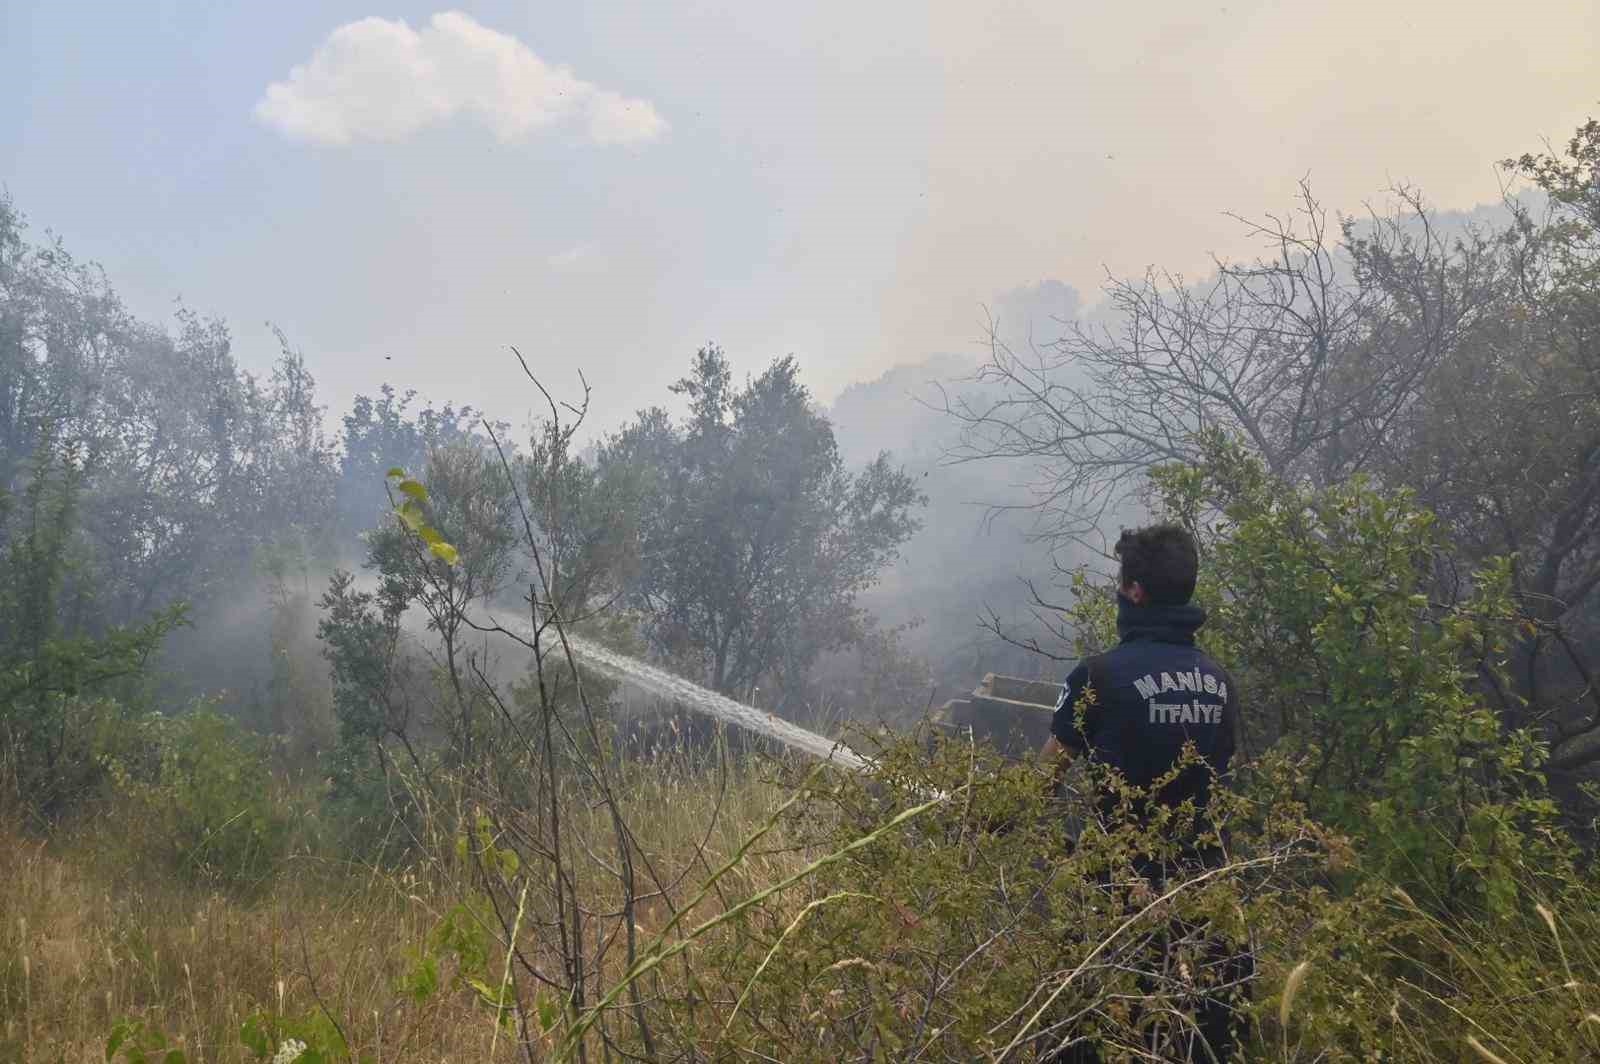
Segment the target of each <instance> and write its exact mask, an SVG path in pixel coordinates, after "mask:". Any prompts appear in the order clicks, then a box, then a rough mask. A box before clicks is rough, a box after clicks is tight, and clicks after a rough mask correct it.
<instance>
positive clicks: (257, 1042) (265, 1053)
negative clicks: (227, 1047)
mask: <svg viewBox="0 0 1600 1064" xmlns="http://www.w3.org/2000/svg"><path fill="white" fill-rule="evenodd" d="M239 1043H240V1044H241V1045H243V1046H244V1047H245V1048H246V1049H248V1050H250V1052H252V1053H254V1054H255V1055H256V1056H257V1057H262V1058H265V1057H270V1056H271V1055H272V1040H271V1039H270V1038H268V1037H267V1032H266V1031H264V1030H262V1029H261V1017H259V1016H251V1017H249V1018H247V1019H246V1020H245V1021H244V1023H242V1024H240V1025H239Z"/></svg>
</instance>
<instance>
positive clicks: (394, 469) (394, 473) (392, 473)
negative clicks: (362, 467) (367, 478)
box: [384, 466, 406, 480]
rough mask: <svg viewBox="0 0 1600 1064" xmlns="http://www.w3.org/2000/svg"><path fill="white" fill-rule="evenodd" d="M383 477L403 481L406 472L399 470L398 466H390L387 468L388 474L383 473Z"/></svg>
mask: <svg viewBox="0 0 1600 1064" xmlns="http://www.w3.org/2000/svg"><path fill="white" fill-rule="evenodd" d="M384 476H386V477H399V478H400V479H402V480H404V479H405V476H406V471H405V470H404V469H401V468H400V467H399V466H390V467H389V472H387V473H385V474H384Z"/></svg>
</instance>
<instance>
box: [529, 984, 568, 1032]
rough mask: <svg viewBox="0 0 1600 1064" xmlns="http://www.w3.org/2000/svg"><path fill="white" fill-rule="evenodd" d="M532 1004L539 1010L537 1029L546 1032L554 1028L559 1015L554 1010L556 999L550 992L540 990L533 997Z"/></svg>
mask: <svg viewBox="0 0 1600 1064" xmlns="http://www.w3.org/2000/svg"><path fill="white" fill-rule="evenodd" d="M533 1004H534V1007H535V1008H536V1009H538V1010H539V1030H541V1031H543V1032H545V1033H546V1034H548V1033H549V1032H550V1031H552V1030H554V1029H555V1025H556V1020H558V1019H559V1018H560V1016H561V1014H560V1013H559V1012H558V1011H557V1010H556V999H555V998H554V997H553V996H552V995H550V994H546V993H543V992H541V993H540V994H539V995H538V996H536V997H535V998H534V999H533Z"/></svg>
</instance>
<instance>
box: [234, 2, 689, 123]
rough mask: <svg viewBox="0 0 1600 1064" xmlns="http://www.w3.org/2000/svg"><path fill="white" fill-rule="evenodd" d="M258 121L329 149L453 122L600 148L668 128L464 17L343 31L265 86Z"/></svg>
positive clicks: (363, 22) (636, 105)
mask: <svg viewBox="0 0 1600 1064" xmlns="http://www.w3.org/2000/svg"><path fill="white" fill-rule="evenodd" d="M255 115H256V118H258V119H259V120H261V121H262V122H265V123H267V124H268V125H270V126H272V127H274V128H276V129H277V130H278V131H279V132H281V133H283V134H284V135H285V136H288V137H292V138H294V139H297V140H310V141H316V142H319V143H323V144H349V143H350V142H351V141H356V140H377V141H397V140H403V139H405V138H406V137H409V136H411V135H412V134H413V133H415V132H417V131H418V130H420V129H422V128H424V127H426V126H430V125H434V124H436V123H439V122H445V121H449V120H451V119H454V118H466V119H470V120H472V121H476V122H479V123H481V124H482V125H484V126H486V127H488V129H489V130H490V132H492V133H493V134H494V135H495V136H496V137H497V138H499V139H500V140H501V141H515V140H520V139H522V138H524V137H526V136H528V134H530V133H531V132H533V131H534V130H536V129H539V128H541V127H544V126H550V125H554V124H556V123H558V122H563V121H567V120H570V119H580V120H582V121H583V122H584V125H585V129H586V131H587V133H588V135H589V137H590V139H592V140H593V141H594V142H595V143H597V144H631V143H637V142H641V141H650V140H655V139H656V138H658V137H660V136H661V135H662V134H663V133H665V132H666V129H667V122H666V120H665V119H664V118H662V117H661V115H660V113H659V112H658V111H657V110H656V108H655V105H654V104H652V103H650V101H648V100H637V99H630V98H628V97H625V96H622V95H619V94H618V93H615V92H612V91H610V90H607V89H602V88H600V87H599V86H598V85H594V84H591V83H590V82H587V81H583V80H582V79H580V78H578V77H576V76H575V75H574V74H573V73H572V71H571V70H569V69H567V68H566V67H559V66H552V65H550V64H549V63H546V62H545V61H544V60H543V59H540V58H539V57H538V56H537V55H535V54H534V53H533V51H532V49H530V48H529V47H528V46H527V45H525V44H523V43H522V42H521V41H519V40H517V39H516V38H515V37H512V36H509V35H507V34H504V33H500V32H498V31H496V30H492V29H489V28H488V27H487V26H484V25H482V24H480V23H478V22H476V21H474V20H473V19H472V18H470V17H468V16H467V15H463V14H461V13H460V12H459V11H444V12H440V13H439V14H436V15H434V16H433V17H432V18H431V19H429V20H428V25H427V26H426V27H425V28H424V29H422V30H421V31H420V32H419V31H417V30H413V29H412V28H411V27H410V26H409V25H407V24H406V23H405V22H404V21H401V20H398V19H396V20H391V19H384V18H364V19H360V20H358V21H356V22H347V23H345V24H344V25H343V26H340V27H338V28H337V29H335V30H334V31H333V32H332V33H330V34H328V39H327V40H326V41H324V42H323V43H322V45H321V46H320V47H319V48H317V50H316V51H315V52H314V53H312V55H311V58H310V60H308V61H307V62H306V63H305V64H303V65H301V66H297V67H294V68H293V69H291V70H290V71H289V76H288V77H287V78H286V79H284V80H283V81H275V82H273V83H272V84H271V85H268V86H267V91H266V92H265V94H263V95H262V97H261V99H260V100H259V101H257V103H256V106H255Z"/></svg>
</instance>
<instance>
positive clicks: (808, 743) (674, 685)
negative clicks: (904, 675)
mask: <svg viewBox="0 0 1600 1064" xmlns="http://www.w3.org/2000/svg"><path fill="white" fill-rule="evenodd" d="M508 627H509V625H508ZM517 627H518V628H519V629H522V630H523V631H524V632H526V625H523V624H517ZM567 643H568V644H569V645H570V646H571V647H572V652H573V654H575V655H577V657H578V658H579V659H580V660H582V661H583V662H584V663H585V664H587V665H589V666H590V667H591V668H594V669H597V670H599V671H600V672H603V673H605V674H606V675H607V676H610V677H611V678H612V679H614V680H620V681H622V682H623V683H630V684H633V685H634V686H636V687H641V688H643V689H644V690H646V691H650V692H652V693H654V694H657V695H660V696H661V697H663V698H668V699H671V700H672V701H674V702H680V703H682V704H683V705H685V706H687V707H688V708H689V709H692V710H694V711H695V712H696V713H702V714H704V715H706V716H708V717H711V718H712V719H714V720H719V721H722V722H723V723H724V724H731V725H733V726H734V727H736V728H743V729H744V730H745V731H749V732H754V733H755V734H757V735H762V736H765V737H766V738H768V739H773V740H776V741H777V742H780V743H782V744H783V745H784V746H787V747H789V748H790V749H791V750H798V751H800V752H801V753H803V754H810V755H811V756H812V757H816V758H821V759H822V760H823V761H831V762H833V763H834V764H838V765H842V766H843V767H845V768H849V769H856V770H859V769H863V768H866V767H867V762H866V760H865V759H864V758H862V757H861V755H860V754H858V753H856V752H855V751H854V750H852V749H850V748H849V747H848V746H845V745H844V744H843V743H841V742H837V741H835V740H833V739H829V738H828V737H827V736H825V735H818V734H817V733H816V732H814V731H808V730H807V729H805V728H802V727H800V726H799V725H798V724H791V723H789V722H788V721H786V720H784V719H783V718H781V717H778V716H775V715H773V714H771V713H766V712H763V711H762V710H759V709H756V708H755V707H753V706H747V705H745V704H744V703H742V702H736V701H734V700H733V699H731V698H729V697H727V696H726V695H719V694H717V692H715V691H712V690H710V689H709V688H705V687H701V686H700V685H699V684H697V683H693V682H691V681H689V680H685V679H684V678H683V677H681V676H674V675H673V674H672V673H670V672H667V671H666V670H665V669H658V668H656V667H655V666H654V665H647V664H646V663H644V662H642V661H639V660H638V659H637V658H631V657H629V656H628V655H626V654H619V653H617V652H616V651H615V650H611V649H609V648H608V647H603V646H601V645H600V644H599V643H596V642H594V641H593V640H589V639H585V638H583V637H582V636H578V635H573V634H572V633H571V632H568V633H567Z"/></svg>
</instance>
